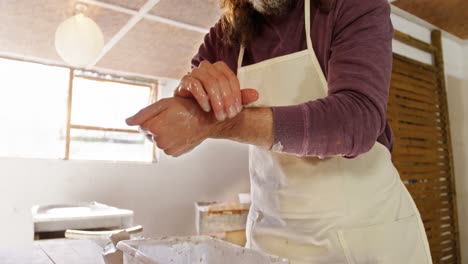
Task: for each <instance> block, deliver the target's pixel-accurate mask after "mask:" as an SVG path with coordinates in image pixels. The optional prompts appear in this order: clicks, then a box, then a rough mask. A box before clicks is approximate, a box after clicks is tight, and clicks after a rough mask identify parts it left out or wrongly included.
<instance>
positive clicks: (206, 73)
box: [174, 61, 259, 121]
mask: <svg viewBox="0 0 468 264" xmlns="http://www.w3.org/2000/svg"><path fill="white" fill-rule="evenodd" d="M174 95H175V96H179V97H186V98H187V97H194V98H195V100H197V102H198V104H199V105H200V106H201V108H202V109H203V110H205V111H206V112H210V111H211V110H213V112H214V114H215V116H216V119H217V120H219V121H224V120H225V119H226V117H228V118H233V117H235V116H236V115H237V114H239V113H240V112H241V111H242V109H243V106H244V105H247V104H250V103H253V102H255V101H257V100H258V96H259V95H258V92H257V91H256V90H254V89H243V90H241V89H240V83H239V80H238V79H237V76H236V75H235V74H234V72H232V71H231V69H230V68H229V67H228V66H227V65H226V64H225V63H224V62H216V63H214V64H211V63H210V62H208V61H202V62H201V63H200V66H199V67H198V68H195V69H193V71H192V72H191V73H189V74H187V75H185V76H184V77H183V78H182V80H181V81H180V84H179V86H178V87H177V89H176V91H175V94H174Z"/></svg>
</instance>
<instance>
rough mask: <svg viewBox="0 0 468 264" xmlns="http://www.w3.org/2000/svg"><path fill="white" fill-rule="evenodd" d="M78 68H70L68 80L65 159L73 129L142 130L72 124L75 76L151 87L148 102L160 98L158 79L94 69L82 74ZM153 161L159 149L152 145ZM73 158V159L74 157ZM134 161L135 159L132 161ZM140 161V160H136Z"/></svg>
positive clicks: (123, 131)
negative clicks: (99, 71)
mask: <svg viewBox="0 0 468 264" xmlns="http://www.w3.org/2000/svg"><path fill="white" fill-rule="evenodd" d="M76 72H77V70H76V69H74V68H70V73H69V82H68V96H67V115H66V130H65V150H64V151H65V153H64V154H65V155H64V158H63V159H64V160H70V144H71V136H70V135H71V130H72V129H75V130H80V129H81V130H88V131H104V132H121V133H129V134H139V133H140V132H139V131H138V129H121V128H112V127H99V126H88V125H81V124H72V122H71V119H72V114H73V111H72V108H73V90H74V80H75V78H82V79H87V80H91V81H98V82H113V83H121V84H128V85H133V86H140V87H142V88H148V89H150V93H149V98H148V104H152V103H154V102H156V101H157V99H158V82H157V81H149V80H141V81H140V80H130V79H126V78H123V77H120V76H119V77H117V76H112V75H108V74H106V75H103V74H100V73H97V72H94V71H88V70H86V71H84V70H80V72H81V74H77V73H76ZM87 74H92V75H95V76H97V77H95V76H89V75H87ZM151 155H152V157H151V162H152V163H156V162H157V161H158V157H157V149H156V146H155V145H154V144H153V145H152V153H151ZM72 160H73V159H72ZM120 162H130V161H120ZM131 162H134V161H131ZM136 162H138V161H136ZM142 162H143V161H142Z"/></svg>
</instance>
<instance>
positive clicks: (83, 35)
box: [55, 14, 104, 68]
mask: <svg viewBox="0 0 468 264" xmlns="http://www.w3.org/2000/svg"><path fill="white" fill-rule="evenodd" d="M103 47H104V37H103V34H102V31H101V29H100V28H99V26H98V25H97V24H96V23H95V22H94V21H93V20H92V19H90V18H88V17H86V16H84V15H83V14H78V15H75V16H73V17H70V18H68V19H67V20H65V21H63V22H62V24H60V25H59V27H58V28H57V31H56V32H55V48H56V49H57V52H58V54H59V55H60V57H61V58H62V59H63V60H64V61H65V62H67V63H68V64H70V65H71V66H73V67H78V68H79V67H85V66H88V65H89V64H90V63H92V62H94V60H96V59H97V58H98V56H99V54H100V53H101V51H102V48H103Z"/></svg>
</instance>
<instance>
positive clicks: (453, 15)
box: [392, 0, 468, 40]
mask: <svg viewBox="0 0 468 264" xmlns="http://www.w3.org/2000/svg"><path fill="white" fill-rule="evenodd" d="M392 4H393V5H395V6H397V7H399V8H401V9H403V10H405V11H406V12H408V13H411V14H413V15H415V16H417V17H419V18H422V19H424V20H426V21H427V22H429V23H431V24H433V25H435V26H437V27H440V28H441V29H443V30H445V31H447V32H450V33H452V34H453V35H455V36H457V37H459V38H461V39H465V40H466V39H468V0H396V1H394V2H392Z"/></svg>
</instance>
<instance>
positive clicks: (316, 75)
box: [238, 0, 432, 264]
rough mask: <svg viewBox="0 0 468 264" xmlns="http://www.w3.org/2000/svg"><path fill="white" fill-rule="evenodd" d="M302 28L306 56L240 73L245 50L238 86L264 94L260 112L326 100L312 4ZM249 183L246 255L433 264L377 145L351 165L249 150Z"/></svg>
mask: <svg viewBox="0 0 468 264" xmlns="http://www.w3.org/2000/svg"><path fill="white" fill-rule="evenodd" d="M305 25H306V34H307V47H308V49H307V50H304V51H300V52H297V53H294V54H290V55H286V56H281V57H278V58H273V59H269V60H266V61H263V62H260V63H257V64H254V65H249V66H246V67H242V61H243V57H244V51H245V49H244V48H243V47H242V48H241V51H240V54H239V61H238V65H239V68H238V78H239V80H240V82H241V87H252V88H256V89H257V90H258V91H259V93H260V99H259V101H258V102H256V103H255V104H254V105H255V106H285V105H295V104H300V103H304V102H306V101H310V100H315V99H319V98H323V97H326V96H327V89H328V85H327V81H326V79H325V76H324V74H323V72H322V70H321V68H320V65H319V62H318V60H317V58H316V56H315V53H314V50H313V47H312V41H311V37H310V0H305ZM280 148H281V144H278V146H275V147H274V150H280ZM250 177H251V195H252V197H251V198H252V207H251V210H250V214H249V219H248V224H247V247H250V248H253V249H257V250H261V251H263V252H266V253H270V254H273V255H278V256H281V257H286V258H289V259H290V260H291V263H292V264H301V263H308V264H312V263H313V264H318V263H327V264H329V263H353V264H363V263H366V264H383V263H385V264H413V263H414V264H427V263H432V261H431V256H430V252H429V245H428V242H427V238H426V234H425V231H424V227H423V224H422V221H421V219H420V215H419V212H418V210H417V208H416V206H415V204H414V202H413V200H412V198H411V196H410V195H409V193H408V191H407V189H406V187H405V186H404V184H403V183H402V181H401V180H400V177H399V175H398V172H397V171H396V169H395V167H394V166H393V164H392V161H391V155H390V152H389V151H388V149H387V148H386V147H385V146H383V145H381V144H380V143H376V144H375V145H374V147H373V148H372V149H371V150H370V151H369V152H368V153H365V154H362V155H360V156H358V157H356V158H354V159H347V158H344V157H332V158H326V159H319V158H315V157H298V156H294V155H288V154H283V153H279V152H272V151H267V150H264V149H261V148H257V147H254V146H251V148H250Z"/></svg>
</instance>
